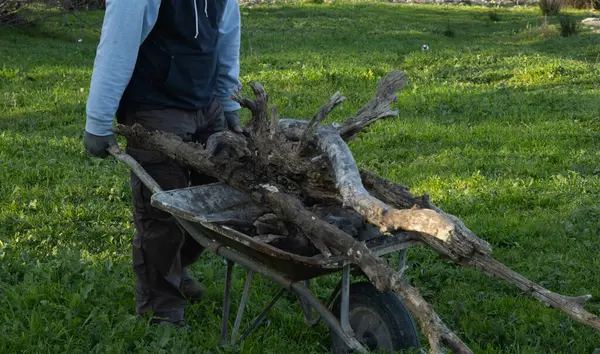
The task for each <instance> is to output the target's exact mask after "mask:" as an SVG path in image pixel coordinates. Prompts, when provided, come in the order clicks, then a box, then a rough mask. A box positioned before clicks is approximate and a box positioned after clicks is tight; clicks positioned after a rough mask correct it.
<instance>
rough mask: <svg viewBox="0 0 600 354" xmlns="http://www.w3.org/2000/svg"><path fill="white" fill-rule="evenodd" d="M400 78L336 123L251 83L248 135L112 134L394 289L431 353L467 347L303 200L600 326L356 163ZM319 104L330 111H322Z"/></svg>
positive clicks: (425, 203) (449, 219)
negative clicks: (399, 235) (340, 211)
mask: <svg viewBox="0 0 600 354" xmlns="http://www.w3.org/2000/svg"><path fill="white" fill-rule="evenodd" d="M405 81H406V80H405V78H404V75H403V74H402V73H399V72H393V73H390V75H388V76H387V77H386V78H384V79H383V80H382V81H381V82H380V85H379V87H378V89H377V92H376V95H375V97H374V98H373V99H372V100H371V101H369V103H368V104H367V105H365V107H363V109H361V110H360V111H359V112H358V113H357V115H356V116H355V117H353V118H351V119H349V120H348V121H346V122H345V123H343V124H342V125H341V126H339V127H336V126H334V125H325V126H321V125H319V124H317V123H319V122H321V121H322V120H323V119H324V117H321V116H319V115H318V114H317V115H316V116H315V117H317V116H318V118H315V119H313V121H314V123H313V124H312V125H310V123H309V122H306V121H297V120H292V119H281V120H278V119H277V118H278V117H277V116H278V114H277V113H276V110H275V108H274V107H273V106H271V114H270V118H269V117H268V115H267V107H268V106H267V100H268V97H267V94H266V92H264V89H263V88H262V86H260V85H259V84H256V83H255V84H253V85H252V88H253V90H254V93H255V96H256V100H248V99H246V98H243V97H241V96H239V95H238V96H236V99H237V100H238V101H239V102H240V103H241V104H242V106H244V107H246V108H248V109H250V110H251V111H252V119H251V121H250V124H249V129H250V134H249V137H247V138H246V137H244V136H242V135H239V134H233V133H230V132H222V133H218V134H215V135H213V136H211V137H210V139H209V141H208V143H207V145H206V148H203V147H202V146H199V145H196V144H186V143H184V142H182V141H181V139H179V138H178V137H176V136H174V135H170V134H165V133H161V132H152V133H151V132H145V131H144V130H143V129H142V128H141V127H139V126H134V127H124V126H117V133H118V134H122V135H125V136H127V137H128V138H130V139H133V140H135V141H136V142H137V143H139V144H141V145H144V146H145V147H146V148H149V149H153V150H157V151H161V152H163V153H165V154H166V155H167V156H169V157H171V158H173V159H175V160H176V161H178V162H180V163H182V164H185V165H187V166H190V167H192V168H194V169H196V170H198V171H200V172H203V173H206V174H208V175H211V176H214V177H216V178H218V179H219V180H220V181H222V182H225V183H227V184H229V185H230V186H232V187H234V188H237V189H239V190H242V191H245V192H247V193H248V194H249V195H251V196H252V198H253V199H255V200H256V201H259V202H261V203H264V204H265V205H267V206H268V207H269V208H271V209H272V211H273V213H275V214H276V215H277V216H278V217H280V218H283V219H284V220H286V221H287V222H289V223H293V224H294V225H296V226H297V227H299V228H300V229H301V230H303V231H304V232H305V233H306V234H307V235H310V236H309V237H310V240H311V242H312V243H313V244H314V245H315V246H316V247H317V248H318V249H319V250H321V252H323V253H324V254H326V255H328V254H330V253H329V252H328V251H332V252H336V253H338V252H341V253H343V254H346V255H348V256H349V257H350V258H351V259H352V261H353V262H354V263H355V264H357V265H358V266H359V267H360V268H361V269H362V270H363V272H364V273H365V274H366V275H367V276H368V277H369V279H370V280H371V282H373V284H374V285H375V286H376V287H377V288H378V289H380V290H382V291H383V290H391V291H394V292H396V293H397V294H398V295H399V296H400V297H401V298H402V299H403V300H404V301H405V302H406V303H407V305H408V306H409V310H410V311H411V313H412V314H413V315H414V316H415V317H416V318H417V320H418V322H419V325H420V327H421V330H422V331H423V332H424V334H426V335H427V337H428V340H429V342H430V346H431V348H430V351H431V353H442V352H443V348H442V344H445V345H446V346H448V347H450V348H451V349H452V350H453V352H455V353H470V352H471V351H470V349H469V348H468V347H466V345H465V344H464V343H463V342H462V341H461V340H460V338H458V337H457V336H456V335H455V334H454V333H453V332H452V331H451V330H450V329H448V328H447V327H446V326H445V324H444V323H443V322H442V321H441V319H440V318H439V317H438V315H437V314H436V313H435V312H434V311H433V309H432V307H431V306H430V305H429V304H427V303H426V302H425V300H424V299H423V298H422V297H421V296H420V295H419V293H418V291H417V290H416V289H414V288H412V287H410V286H409V285H408V284H405V283H404V282H403V281H402V280H401V279H400V277H399V276H398V274H397V273H395V272H394V271H393V270H391V269H390V268H389V267H388V266H387V265H386V264H385V263H383V262H382V260H381V259H379V258H378V257H377V256H375V255H374V254H373V253H372V252H371V251H370V250H369V249H368V248H367V247H366V246H365V245H364V243H362V242H358V241H357V240H355V239H353V238H352V237H350V236H349V235H348V234H346V233H345V232H343V231H342V230H340V229H339V228H337V227H336V226H334V225H332V224H329V223H327V222H325V221H324V220H322V219H320V218H319V217H318V216H316V215H315V214H313V213H311V212H310V211H309V210H307V209H306V207H305V206H304V204H303V201H306V200H311V199H312V200H320V201H327V202H336V201H338V202H339V203H342V204H343V205H344V206H346V207H349V208H352V209H353V210H355V211H356V212H358V213H359V214H360V215H362V216H363V217H364V218H365V220H367V221H369V222H370V223H372V224H374V225H377V226H379V227H380V228H381V229H382V230H386V231H391V230H398V229H401V230H411V231H416V232H417V234H418V235H419V237H420V238H421V240H422V241H423V242H424V243H426V244H427V245H429V246H430V247H431V248H433V249H434V250H436V251H437V252H439V253H440V254H441V255H443V256H445V257H448V258H450V259H452V260H453V261H455V262H457V263H458V264H461V265H466V266H471V267H475V268H477V269H479V270H481V271H483V272H485V273H487V274H490V275H492V276H494V277H496V278H499V279H502V280H505V281H507V282H509V283H511V284H514V285H515V286H517V287H518V288H519V289H521V290H523V291H526V292H527V293H529V294H531V295H532V296H534V297H536V298H537V299H539V300H540V301H542V302H544V303H545V304H548V305H549V306H552V307H554V308H556V309H559V310H561V311H564V312H566V313H567V314H569V315H570V316H571V317H572V318H574V319H576V320H578V321H580V322H582V323H585V324H587V325H589V326H591V327H593V328H596V329H600V325H599V323H600V322H599V319H598V317H596V316H594V315H593V314H591V313H589V312H587V311H585V309H584V308H583V303H584V302H585V300H587V299H588V296H583V297H567V296H563V295H560V294H556V293H553V292H551V291H549V290H547V289H545V288H543V287H541V286H540V285H538V284H536V283H534V282H531V281H530V280H528V279H526V278H525V277H523V276H522V275H520V274H518V273H516V272H514V271H512V270H510V269H509V268H508V267H506V266H504V265H503V264H501V263H499V262H498V261H496V260H494V259H493V258H492V257H491V256H489V254H490V253H491V247H490V246H489V244H488V243H487V242H485V241H484V240H481V239H479V238H478V237H477V236H476V235H475V234H474V233H473V232H472V231H471V230H469V229H468V228H467V227H466V226H465V225H464V224H463V223H462V221H461V220H460V219H459V218H457V217H456V216H453V215H451V214H448V213H445V212H444V211H442V210H441V209H440V208H438V207H436V206H435V205H433V203H431V201H430V200H429V198H428V197H427V195H424V196H414V195H412V194H411V193H410V192H409V191H408V189H407V188H406V187H404V186H401V185H398V184H395V183H392V182H390V181H387V180H385V179H383V178H381V177H379V176H377V175H375V174H373V173H371V172H369V171H364V170H363V171H361V170H360V169H359V168H358V167H357V165H356V161H355V160H354V157H353V156H352V154H351V152H350V150H349V148H348V146H347V145H346V143H345V141H344V140H345V139H349V138H351V137H352V136H354V135H355V134H356V133H358V132H360V131H361V130H362V129H364V128H365V127H366V126H368V125H369V124H372V123H373V122H374V121H376V120H377V119H380V118H382V117H385V116H389V115H393V113H394V112H393V111H391V109H389V105H390V104H391V103H392V102H393V101H394V98H395V95H394V94H393V93H395V90H397V89H399V88H400V87H402V86H403V85H404V84H405ZM335 97H336V96H335V95H334V98H335ZM332 101H334V102H335V101H336V100H334V99H333V98H332ZM330 103H331V101H330ZM322 111H323V113H325V115H326V112H327V109H326V108H322ZM309 127H310V128H309ZM299 141H305V142H307V143H303V144H305V146H306V148H305V149H308V147H309V146H310V147H311V149H315V150H316V151H314V152H315V154H311V155H310V156H302V155H301V154H298V151H299V150H300V149H299V145H300V144H302V143H299ZM363 183H364V184H363Z"/></svg>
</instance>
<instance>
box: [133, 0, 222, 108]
mask: <svg viewBox="0 0 600 354" xmlns="http://www.w3.org/2000/svg"><path fill="white" fill-rule="evenodd" d="M225 1H226V0H163V1H162V3H161V7H160V11H159V15H158V19H157V21H156V24H155V25H154V27H153V29H152V31H151V32H150V34H149V35H148V37H147V38H146V40H145V41H144V42H143V43H142V45H141V46H140V50H139V54H138V60H137V62H136V66H135V70H134V73H133V75H132V78H131V80H130V82H129V85H128V87H127V89H126V91H125V94H124V95H123V99H122V106H124V107H125V109H127V110H134V111H135V110H148V109H160V108H180V109H186V110H193V109H199V108H202V107H205V106H206V105H207V104H208V103H209V102H210V99H211V98H212V96H213V93H214V89H215V85H216V80H217V60H218V57H217V54H218V53H217V42H218V37H219V22H220V20H221V18H222V16H223V11H224V9H225Z"/></svg>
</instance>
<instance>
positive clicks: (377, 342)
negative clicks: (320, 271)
mask: <svg viewBox="0 0 600 354" xmlns="http://www.w3.org/2000/svg"><path fill="white" fill-rule="evenodd" d="M340 302H341V296H338V297H337V299H336V301H335V302H334V304H333V308H332V310H333V314H334V315H336V316H337V317H338V318H339V317H340ZM348 321H349V322H350V327H352V330H353V331H354V335H355V337H356V339H357V340H358V341H359V342H360V343H361V344H362V345H363V346H364V347H365V348H366V349H367V350H370V351H374V352H379V353H394V352H402V351H405V352H406V353H414V352H417V350H418V349H420V347H421V344H420V340H419V331H418V330H417V327H416V326H415V322H414V320H413V318H412V316H411V314H410V312H408V309H407V308H406V306H405V305H404V303H402V301H401V300H400V298H399V297H398V296H397V295H396V294H394V293H392V292H385V293H382V292H380V291H378V290H377V289H376V288H375V287H374V286H373V285H372V284H371V283H368V282H359V283H354V284H351V285H350V306H349V313H348ZM330 333H331V349H332V351H333V353H334V354H342V353H344V354H345V353H350V350H349V348H348V347H347V346H346V344H345V343H344V341H343V340H342V339H341V338H340V337H339V336H338V335H337V334H336V333H335V332H333V331H330Z"/></svg>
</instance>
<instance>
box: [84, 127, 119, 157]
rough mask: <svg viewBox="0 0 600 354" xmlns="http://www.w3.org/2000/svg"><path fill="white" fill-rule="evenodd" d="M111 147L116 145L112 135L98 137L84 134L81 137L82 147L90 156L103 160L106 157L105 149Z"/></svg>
mask: <svg viewBox="0 0 600 354" xmlns="http://www.w3.org/2000/svg"><path fill="white" fill-rule="evenodd" d="M111 145H118V144H117V139H116V138H115V136H114V135H113V134H110V135H107V136H98V135H94V134H90V133H88V132H85V135H84V136H83V146H84V147H85V149H86V150H87V152H89V153H90V154H91V155H93V156H96V157H100V158H105V157H107V156H108V152H107V151H106V149H107V148H108V147H109V146H111Z"/></svg>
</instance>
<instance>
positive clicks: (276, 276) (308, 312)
mask: <svg viewBox="0 0 600 354" xmlns="http://www.w3.org/2000/svg"><path fill="white" fill-rule="evenodd" d="M175 218H176V219H177V221H178V222H179V223H181V225H182V226H183V227H184V228H185V229H186V230H187V231H188V232H189V233H190V234H191V235H192V237H193V238H194V239H195V240H196V241H198V242H199V243H200V244H201V245H202V246H204V247H205V248H207V249H209V250H211V251H212V252H214V253H215V254H217V255H219V256H221V257H223V258H225V259H226V260H227V273H226V278H225V289H224V294H223V318H222V325H221V340H220V344H221V346H222V347H225V346H227V345H228V344H229V345H235V344H239V343H240V342H242V341H243V340H244V339H246V338H247V337H248V336H249V335H250V333H251V332H252V331H253V330H255V329H256V328H257V327H258V326H259V325H260V324H261V323H262V321H264V319H265V318H266V316H267V314H268V313H269V311H270V310H271V309H272V308H273V306H275V304H276V303H277V301H278V300H279V299H280V298H281V296H282V295H283V293H284V292H285V291H286V290H287V291H290V292H292V293H294V294H295V295H296V297H297V299H298V301H299V303H300V305H301V307H302V311H303V314H304V319H305V322H306V323H307V324H308V325H309V326H315V325H317V324H318V323H319V322H320V321H321V320H323V321H325V323H326V324H327V326H328V327H329V328H330V329H331V330H332V331H333V332H335V333H336V334H337V335H338V336H339V337H340V338H341V339H342V340H343V341H344V342H345V344H346V345H347V346H348V347H349V348H350V349H351V350H353V351H358V352H366V349H365V348H364V347H363V346H362V345H361V344H360V343H359V342H358V340H357V339H356V337H355V336H354V331H353V330H352V328H351V326H350V322H349V318H348V317H349V303H350V283H351V276H352V274H351V269H352V265H351V264H350V263H346V264H345V265H344V266H343V267H342V269H341V273H342V274H341V280H340V282H339V283H338V285H337V286H336V288H335V289H334V290H333V292H332V293H331V295H330V296H329V298H328V300H327V301H326V303H325V304H323V303H322V301H321V300H319V299H318V298H317V297H316V295H315V294H314V293H313V292H312V291H311V290H310V281H309V280H307V281H294V280H292V279H289V278H288V277H286V276H284V275H282V274H281V273H279V272H277V271H276V270H274V269H271V268H269V267H267V266H265V265H264V264H262V263H260V262H258V261H255V260H253V259H251V258H249V257H247V256H246V255H244V254H242V253H240V252H237V251H235V250H233V249H231V248H230V247H228V246H223V245H221V244H219V243H218V242H216V241H215V240H213V239H211V238H210V237H207V235H205V234H204V233H202V232H201V231H199V230H198V224H197V223H193V222H191V221H188V220H185V219H182V218H180V217H178V216H175ZM208 234H210V233H208ZM410 246H411V244H407V248H408V247H410ZM399 253H400V259H399V264H398V268H399V269H403V268H404V265H405V262H406V248H404V249H401V250H400V252H399ZM234 264H239V265H241V266H243V267H245V268H246V269H247V277H246V280H245V283H244V291H243V293H242V298H241V301H240V304H239V307H238V310H237V315H236V319H235V323H234V326H233V331H232V333H231V338H230V339H229V340H228V331H229V317H230V305H231V279H232V276H233V265H234ZM254 273H259V274H261V275H262V276H263V277H265V278H267V279H269V280H271V281H273V282H275V283H278V284H280V285H282V286H283V288H282V289H280V290H279V291H278V292H277V293H276V294H275V296H274V297H273V298H272V299H271V301H270V302H269V303H268V304H267V305H266V306H265V308H264V309H263V311H262V312H261V313H260V314H259V315H258V316H256V317H255V318H254V319H253V321H252V323H251V324H250V325H249V327H248V328H247V329H246V330H245V331H244V332H243V333H242V334H241V336H240V337H239V339H238V333H239V331H240V325H241V321H242V317H243V314H244V310H245V307H246V305H247V302H248V298H249V294H250V289H251V285H252V280H253V277H254ZM340 292H341V306H340V316H339V320H338V318H337V317H336V316H335V315H334V314H333V313H332V312H331V310H330V307H331V305H332V304H333V302H334V300H335V299H336V297H337V296H338V294H339V293H340ZM313 310H314V311H316V312H317V314H318V317H317V318H313Z"/></svg>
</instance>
